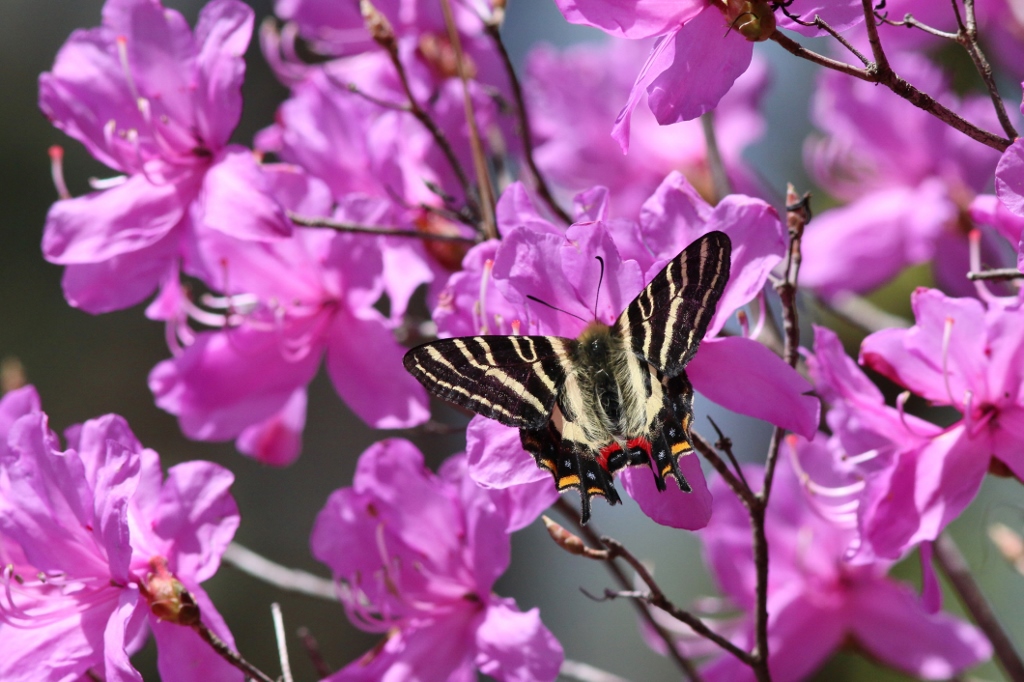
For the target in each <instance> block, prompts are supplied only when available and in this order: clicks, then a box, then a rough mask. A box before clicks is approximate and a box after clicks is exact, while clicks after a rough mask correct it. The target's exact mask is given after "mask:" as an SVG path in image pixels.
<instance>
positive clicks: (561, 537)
mask: <svg viewBox="0 0 1024 682" xmlns="http://www.w3.org/2000/svg"><path fill="white" fill-rule="evenodd" d="M541 519H542V520H543V521H544V527H545V528H547V529H548V535H550V536H551V539H552V540H554V541H555V544H557V545H558V546H559V547H561V548H562V549H564V550H565V551H566V552H568V553H569V554H577V555H580V556H585V557H587V558H590V559H601V560H603V559H607V558H608V550H605V549H591V548H590V547H587V546H586V545H585V544H583V540H581V539H580V538H579V536H577V535H573V534H572V533H570V532H569V531H567V530H566V529H565V528H563V527H562V526H560V525H559V524H557V523H555V522H554V521H552V520H551V519H549V518H548V517H547V516H542V517H541Z"/></svg>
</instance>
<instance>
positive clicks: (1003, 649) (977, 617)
mask: <svg viewBox="0 0 1024 682" xmlns="http://www.w3.org/2000/svg"><path fill="white" fill-rule="evenodd" d="M933 547H934V550H935V551H934V556H935V560H936V563H938V565H939V567H940V568H941V569H942V572H943V573H944V574H945V575H946V577H947V578H949V582H950V583H951V584H952V585H953V589H955V590H956V593H957V596H958V597H959V598H960V603H961V604H963V605H964V608H965V609H967V611H968V612H969V613H970V614H971V618H972V619H973V620H974V622H975V623H977V624H978V627H979V628H981V630H982V632H984V633H985V636H986V637H988V640H989V641H990V642H991V643H992V649H993V651H994V652H995V657H996V660H998V661H999V664H1000V666H1001V667H1002V669H1003V672H1004V673H1006V677H1007V679H1010V680H1024V661H1022V660H1021V657H1020V654H1018V653H1017V650H1016V649H1015V648H1014V646H1013V641H1012V640H1011V639H1010V637H1009V635H1007V634H1006V631H1005V630H1004V629H1003V627H1002V625H1000V624H999V620H998V619H997V618H996V615H995V613H993V612H992V607H991V606H989V603H988V601H987V600H986V599H985V595H984V594H982V592H981V589H980V588H979V587H978V583H976V582H975V581H974V576H973V575H971V568H970V566H968V565H967V561H966V559H964V555H963V554H961V553H960V548H959V547H957V546H956V543H955V542H954V541H953V538H952V537H951V536H950V535H949V534H948V533H943V534H942V535H940V536H939V537H938V539H937V540H936V541H935V542H934V544H933Z"/></svg>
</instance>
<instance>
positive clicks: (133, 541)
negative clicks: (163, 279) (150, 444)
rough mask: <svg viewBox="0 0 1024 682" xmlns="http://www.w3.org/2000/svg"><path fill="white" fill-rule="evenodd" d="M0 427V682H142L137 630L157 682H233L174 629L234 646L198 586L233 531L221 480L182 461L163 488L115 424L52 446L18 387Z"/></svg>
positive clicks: (222, 475) (231, 506)
mask: <svg viewBox="0 0 1024 682" xmlns="http://www.w3.org/2000/svg"><path fill="white" fill-rule="evenodd" d="M19 413H20V414H19ZM14 417H16V418H15V419H13V420H12V418H14ZM0 430H2V433H0V435H2V436H3V438H2V439H0V441H2V443H3V445H0V552H2V553H3V554H5V555H6V556H5V560H6V559H7V558H8V557H11V558H13V559H14V561H12V562H11V563H9V564H6V569H5V571H4V574H3V583H4V592H3V596H2V597H0V678H2V679H4V680H10V681H11V682H17V681H20V680H24V681H25V682H29V681H31V682H39V681H40V680H54V681H56V680H74V679H82V678H84V677H85V676H86V675H87V674H89V673H90V671H91V672H92V673H93V674H95V675H98V676H100V677H102V678H103V679H106V680H108V681H109V682H127V681H137V682H141V680H142V676H141V675H140V674H139V673H138V671H136V670H135V669H134V668H133V667H132V665H131V662H130V661H129V656H130V655H131V654H133V653H135V652H136V651H138V650H139V649H140V648H141V647H142V645H143V643H144V642H145V639H146V634H147V630H149V631H151V632H152V633H153V635H154V637H155V638H156V643H157V653H158V666H159V670H160V675H161V677H162V678H163V679H165V680H185V681H188V680H196V681H197V682H198V681H199V680H232V681H237V682H241V680H242V677H243V676H242V674H241V673H240V672H239V671H238V670H237V669H235V668H234V667H232V666H231V665H230V664H228V663H227V662H226V661H224V659H222V658H220V656H218V655H217V654H216V653H215V652H214V651H213V649H211V648H210V646H209V645H208V644H206V643H205V642H204V641H203V640H202V639H201V638H200V637H199V635H198V634H197V633H196V632H195V631H194V630H193V629H192V628H191V627H187V625H188V624H189V623H190V622H192V621H190V620H189V619H190V618H195V617H196V616H198V617H199V618H201V620H202V622H203V623H204V624H205V625H206V626H208V627H209V628H210V629H211V630H212V631H213V632H215V633H216V634H217V635H218V636H219V637H220V638H221V639H223V640H224V641H225V642H227V643H228V645H229V646H233V640H232V638H231V633H230V632H229V631H228V629H227V626H226V625H225V623H224V621H223V620H222V619H221V617H220V615H219V614H218V613H217V610H216V608H215V607H214V606H213V603H212V602H211V601H210V599H209V597H208V596H207V595H206V593H205V592H204V591H203V588H202V587H201V586H200V583H202V582H203V581H205V580H207V579H208V578H210V577H211V576H212V575H213V574H214V573H215V572H216V571H217V567H218V565H219V563H220V556H221V554H222V553H223V552H224V549H225V548H226V546H227V544H228V542H230V540H231V537H232V536H233V535H234V532H235V529H236V528H237V526H238V509H237V507H236V506H235V502H234V500H233V499H232V497H231V495H230V494H229V493H228V488H229V486H230V485H231V483H232V480H233V478H232V476H231V474H230V473H229V472H228V471H227V470H225V469H223V468H221V467H219V466H217V465H216V464H211V463H209V462H188V463H185V464H179V465H177V466H174V467H171V469H170V470H169V471H168V473H167V477H166V479H165V478H164V476H163V474H162V472H161V469H160V459H159V456H158V455H157V454H156V453H155V452H153V451H152V450H149V449H146V448H143V447H142V445H141V444H140V443H139V442H138V440H136V438H135V436H134V435H133V434H132V432H131V430H130V429H129V427H128V424H127V423H125V421H124V419H122V418H121V417H118V416H116V415H107V416H105V417H100V418H98V419H93V420H90V421H87V422H85V423H84V424H82V425H80V426H75V427H73V428H71V429H70V430H69V431H68V433H67V440H68V449H66V450H61V449H60V443H59V441H58V439H57V436H56V435H55V434H54V433H53V432H51V431H50V430H49V428H48V427H47V417H46V415H45V414H44V413H42V412H41V411H39V402H38V397H36V395H35V392H34V391H33V390H32V389H31V388H30V387H29V388H24V389H21V390H20V391H16V392H13V393H9V394H8V395H6V396H4V398H3V400H2V401H0ZM175 586H179V587H184V588H185V589H187V590H188V592H189V593H190V594H191V595H192V597H193V598H194V601H195V605H197V606H198V609H199V611H198V614H197V613H196V612H195V610H194V608H192V609H190V608H188V605H187V603H183V602H182V601H181V600H180V599H178V600H174V599H170V600H168V599H167V590H168V589H169V590H171V592H172V593H173V591H174V589H175ZM179 608H180V610H178V609H179ZM179 623H180V624H179Z"/></svg>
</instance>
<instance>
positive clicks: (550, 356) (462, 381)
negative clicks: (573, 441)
mask: <svg viewBox="0 0 1024 682" xmlns="http://www.w3.org/2000/svg"><path fill="white" fill-rule="evenodd" d="M575 343H576V342H575V341H574V340H572V339H563V338H560V337H557V336H466V337H460V338H454V339H441V340H440V341H434V342H432V343H428V344H425V345H422V346H419V347H418V348H413V349H412V350H411V351H409V352H408V353H406V355H405V368H406V369H407V370H408V371H409V372H410V373H411V374H412V375H413V376H414V377H416V378H417V379H419V380H420V383H422V384H423V385H424V386H426V387H427V388H428V389H429V390H430V392H431V393H433V394H434V395H436V396H438V397H439V398H443V399H444V400H447V401H449V402H451V403H455V404H456V405H460V406H462V407H465V408H466V409H468V410H472V411H473V412H476V413H477V414H481V415H483V416H485V417H488V418H490V419H494V420H495V421H498V422H501V423H502V424H505V425H506V426H515V427H518V428H525V429H539V428H541V427H543V426H544V425H545V424H547V423H548V421H549V420H550V419H551V411H552V409H553V408H554V405H555V401H556V400H557V399H558V394H559V392H560V391H561V390H562V385H563V384H564V383H565V373H566V370H565V367H566V363H567V362H568V358H569V357H570V356H571V350H572V347H573V345H574V344H575Z"/></svg>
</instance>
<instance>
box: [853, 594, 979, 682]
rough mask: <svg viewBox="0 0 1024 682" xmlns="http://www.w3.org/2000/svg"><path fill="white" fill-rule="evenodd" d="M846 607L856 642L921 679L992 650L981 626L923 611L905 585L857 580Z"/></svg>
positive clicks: (955, 669)
mask: <svg viewBox="0 0 1024 682" xmlns="http://www.w3.org/2000/svg"><path fill="white" fill-rule="evenodd" d="M851 606H852V613H851V616H850V621H851V622H850V627H851V629H852V630H853V634H854V636H855V637H856V640H857V642H858V644H860V645H861V646H862V647H864V649H865V650H866V651H867V652H868V653H870V654H871V655H873V656H876V657H878V658H879V659H881V660H882V661H883V662H885V663H887V664H889V665H891V666H893V667H895V668H898V669H900V670H904V671H906V672H908V673H910V674H912V675H916V676H918V677H920V678H923V679H926V680H940V679H941V680H944V679H949V678H950V677H955V676H956V675H957V674H959V673H961V672H963V671H964V670H966V669H967V668H970V667H971V666H974V665H977V664H978V663H981V662H982V661H984V660H986V659H988V658H989V657H990V656H991V655H992V645H991V644H989V642H988V640H987V639H986V638H985V636H984V635H983V634H982V633H981V631H980V630H978V629H977V628H976V627H974V626H973V625H970V624H968V623H966V622H964V621H962V620H959V619H957V618H953V617H952V616H950V615H948V614H945V613H936V614H929V613H927V612H925V610H924V609H923V608H921V604H920V602H919V601H918V599H917V597H916V596H915V595H914V594H913V592H912V591H911V590H910V589H909V588H908V587H906V586H903V585H897V584H894V583H891V582H889V581H887V580H878V581H875V582H872V583H868V584H865V585H862V586H860V587H858V589H857V596H856V599H855V600H854V601H853V604H852V605H851Z"/></svg>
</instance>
